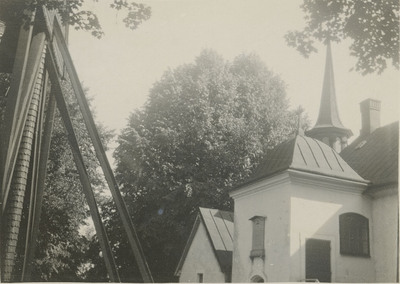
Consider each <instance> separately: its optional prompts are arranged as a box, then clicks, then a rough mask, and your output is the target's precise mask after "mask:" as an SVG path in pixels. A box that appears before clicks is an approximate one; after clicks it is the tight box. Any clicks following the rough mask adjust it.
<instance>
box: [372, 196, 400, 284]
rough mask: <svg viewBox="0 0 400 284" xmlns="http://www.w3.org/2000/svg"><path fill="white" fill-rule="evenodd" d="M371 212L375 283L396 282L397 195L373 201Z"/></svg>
mask: <svg viewBox="0 0 400 284" xmlns="http://www.w3.org/2000/svg"><path fill="white" fill-rule="evenodd" d="M372 212H373V217H372V219H373V224H372V225H373V226H372V228H373V230H372V233H373V239H374V242H373V248H374V249H373V253H374V255H375V266H376V281H377V282H396V267H397V253H398V252H397V249H396V248H397V245H398V244H397V233H398V231H397V230H398V226H397V216H398V215H397V214H398V195H397V194H391V195H388V196H383V197H380V198H376V199H374V201H373V205H372Z"/></svg>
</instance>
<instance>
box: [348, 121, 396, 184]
mask: <svg viewBox="0 0 400 284" xmlns="http://www.w3.org/2000/svg"><path fill="white" fill-rule="evenodd" d="M340 156H341V157H342V158H343V159H344V160H346V162H347V163H348V164H349V165H350V166H351V167H352V168H353V169H354V170H356V171H357V172H358V173H359V174H360V176H362V177H363V178H365V179H368V180H370V181H371V182H372V184H373V185H384V184H390V183H398V175H399V165H398V158H399V122H398V121H397V122H393V123H391V124H389V125H386V126H383V127H380V128H378V129H376V130H375V131H374V132H372V133H371V134H368V135H363V136H360V137H358V138H357V139H356V140H355V141H354V142H353V143H351V144H350V145H349V146H347V147H346V148H344V149H343V151H342V152H341V153H340Z"/></svg>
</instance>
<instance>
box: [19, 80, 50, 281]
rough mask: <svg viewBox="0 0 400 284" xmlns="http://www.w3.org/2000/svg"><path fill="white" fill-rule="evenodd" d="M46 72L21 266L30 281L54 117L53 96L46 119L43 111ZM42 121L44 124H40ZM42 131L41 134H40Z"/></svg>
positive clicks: (45, 94) (44, 105)
mask: <svg viewBox="0 0 400 284" xmlns="http://www.w3.org/2000/svg"><path fill="white" fill-rule="evenodd" d="M47 85H48V74H47V72H46V74H45V80H44V85H43V91H42V106H41V110H40V119H39V127H38V129H37V131H36V132H37V134H38V137H37V140H36V142H35V149H36V153H35V158H34V160H35V161H36V163H35V166H33V169H32V172H33V174H32V175H33V177H32V182H31V202H30V206H29V221H28V228H27V234H26V241H25V243H26V245H25V256H24V263H23V267H22V275H21V281H31V271H32V262H33V258H34V255H35V249H36V240H37V236H38V233H39V220H40V214H41V212H42V201H43V192H44V186H45V180H46V173H47V160H48V157H49V152H50V143H51V135H52V132H53V124H54V117H55V106H56V102H55V97H54V94H50V95H49V101H48V103H47V112H46V119H45V121H44V122H43V120H44V113H45V107H46V98H47V91H48V88H47ZM43 123H44V125H42V124H43ZM42 132H43V134H42Z"/></svg>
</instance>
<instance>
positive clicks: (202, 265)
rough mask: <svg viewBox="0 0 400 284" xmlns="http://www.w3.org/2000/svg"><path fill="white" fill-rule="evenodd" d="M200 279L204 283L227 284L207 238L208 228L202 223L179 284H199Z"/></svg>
mask: <svg viewBox="0 0 400 284" xmlns="http://www.w3.org/2000/svg"><path fill="white" fill-rule="evenodd" d="M200 274H201V275H202V276H200ZM199 277H202V281H203V282H204V283H222V282H225V275H224V273H223V272H222V271H221V269H220V266H219V263H218V260H217V258H216V256H215V254H214V251H213V248H212V246H211V243H210V241H209V238H208V236H207V232H206V228H205V227H204V224H203V223H202V222H200V225H199V227H198V229H197V232H196V234H195V236H194V238H193V241H192V245H191V246H190V249H189V251H188V254H187V256H186V259H185V262H184V264H183V266H182V270H181V274H180V276H179V282H184V283H189V282H192V283H193V282H194V283H197V282H199Z"/></svg>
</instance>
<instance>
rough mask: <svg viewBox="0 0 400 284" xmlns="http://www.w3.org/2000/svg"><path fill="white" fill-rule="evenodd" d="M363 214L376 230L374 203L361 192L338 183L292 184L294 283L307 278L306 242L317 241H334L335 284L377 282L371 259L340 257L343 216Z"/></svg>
mask: <svg viewBox="0 0 400 284" xmlns="http://www.w3.org/2000/svg"><path fill="white" fill-rule="evenodd" d="M346 212H355V213H359V214H361V215H363V216H365V217H366V218H368V219H369V222H370V228H371V227H372V202H371V199H370V198H369V197H366V196H365V195H362V194H361V193H356V192H350V191H349V190H346V189H345V188H343V187H342V186H340V187H339V186H336V185H335V184H323V183H318V184H317V183H316V184H315V185H313V184H312V183H308V184H301V183H292V187H291V225H290V235H291V243H290V255H291V258H292V259H291V267H292V269H291V278H290V281H300V280H304V279H305V241H306V239H307V238H316V239H323V240H330V241H331V271H332V281H333V282H374V281H375V271H374V270H375V269H374V261H373V253H372V233H371V230H370V251H371V258H365V257H352V256H342V255H341V254H340V236H339V215H340V214H342V213H346Z"/></svg>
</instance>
